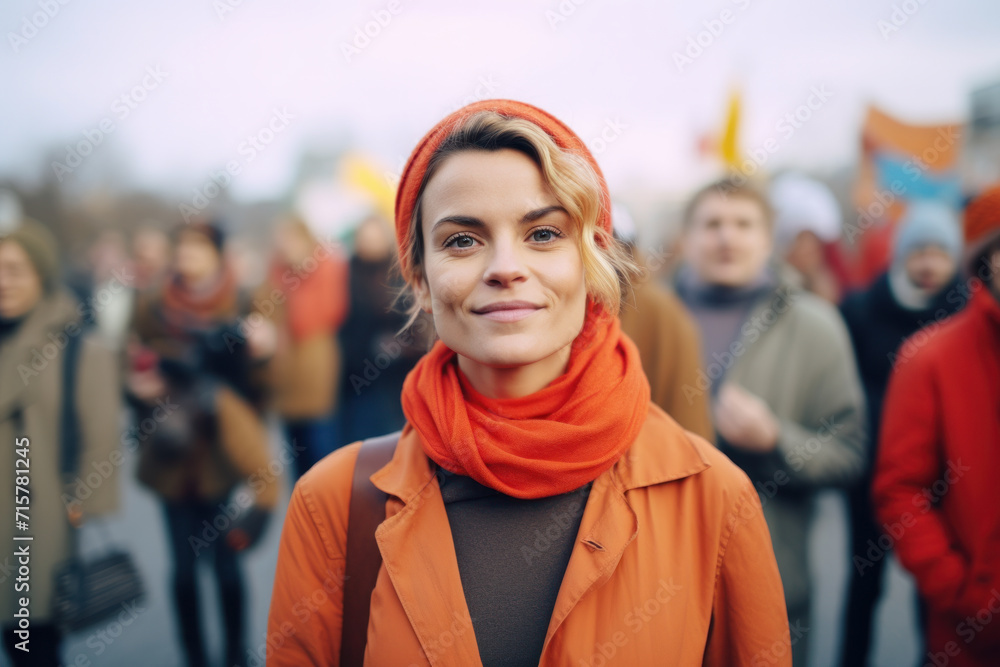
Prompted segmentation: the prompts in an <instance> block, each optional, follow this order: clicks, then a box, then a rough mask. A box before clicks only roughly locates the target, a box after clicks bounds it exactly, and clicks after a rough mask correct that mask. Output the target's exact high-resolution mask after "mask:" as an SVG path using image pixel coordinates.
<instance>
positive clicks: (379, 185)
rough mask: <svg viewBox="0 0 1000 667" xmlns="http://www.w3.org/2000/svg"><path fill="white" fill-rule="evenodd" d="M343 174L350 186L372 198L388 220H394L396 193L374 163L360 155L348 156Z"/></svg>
mask: <svg viewBox="0 0 1000 667" xmlns="http://www.w3.org/2000/svg"><path fill="white" fill-rule="evenodd" d="M343 173H344V177H345V181H346V182H347V183H348V184H349V185H351V186H352V187H355V188H357V189H358V190H360V191H361V192H363V193H365V194H366V195H368V196H369V197H371V199H372V201H373V202H374V203H375V206H376V207H377V208H378V211H379V213H380V214H381V215H382V216H384V217H385V219H386V220H392V219H393V217H394V216H395V213H394V211H395V206H396V191H395V189H393V188H392V187H391V186H389V184H388V183H386V180H385V179H384V178H383V177H382V174H381V172H380V171H379V170H378V169H377V168H376V167H375V165H374V163H373V162H372V161H370V160H368V159H367V158H365V157H364V156H361V155H358V154H350V155H347V156H345V157H344V164H343Z"/></svg>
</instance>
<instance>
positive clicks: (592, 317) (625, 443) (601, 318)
mask: <svg viewBox="0 0 1000 667" xmlns="http://www.w3.org/2000/svg"><path fill="white" fill-rule="evenodd" d="M649 396H650V390H649V382H648V381H647V380H646V376H645V374H644V373H643V371H642V364H641V363H640V361H639V352H638V349H637V348H636V347H635V344H634V343H633V342H632V341H631V340H630V339H629V338H628V337H627V336H626V335H625V334H623V333H622V331H621V327H620V325H619V323H618V318H616V317H612V316H610V315H609V314H608V313H607V312H606V311H605V310H604V309H603V308H602V307H601V306H599V305H597V304H595V303H594V302H592V301H588V307H587V315H586V318H585V320H584V325H583V328H582V329H581V331H580V333H579V334H578V335H577V337H576V338H575V339H574V341H573V343H572V348H571V352H570V359H569V363H568V365H567V368H566V371H565V372H564V373H563V374H562V375H560V376H559V377H557V378H556V379H555V380H553V381H552V382H551V383H549V385H548V386H546V387H544V388H543V389H541V390H539V391H537V392H535V393H533V394H529V395H528V396H523V397H519V398H506V399H495V398H489V397H487V396H484V395H483V394H481V393H479V392H478V391H476V390H475V389H474V388H473V387H472V385H471V384H470V383H469V381H468V379H467V378H466V377H465V375H464V374H463V373H462V372H461V371H460V370H459V368H458V363H457V355H456V353H455V352H454V351H453V350H451V349H449V348H448V347H447V346H445V344H444V343H442V342H441V341H440V340H439V341H437V342H436V343H435V344H434V347H433V348H432V349H431V351H430V352H428V353H427V354H426V355H425V356H424V357H423V358H422V359H421V360H420V362H419V363H418V364H417V365H416V367H415V368H414V369H413V370H412V371H411V372H410V374H409V375H408V376H407V377H406V381H405V382H404V384H403V393H402V403H403V412H404V413H405V414H406V419H407V421H408V422H409V423H410V424H411V425H412V426H413V427H414V429H416V431H417V432H418V433H419V435H420V440H421V443H422V445H423V449H424V453H426V454H427V456H428V457H429V458H430V459H431V460H433V461H434V462H435V463H437V464H438V465H440V466H441V467H442V468H445V469H446V470H449V471H451V472H454V473H458V474H460V475H466V476H468V477H471V478H473V479H474V480H476V481H477V482H479V483H480V484H482V485H484V486H487V487H489V488H491V489H495V490H497V491H500V492H501V493H504V494H506V495H508V496H513V497H515V498H545V497H549V496H555V495H559V494H563V493H568V492H569V491H572V490H574V489H578V488H580V487H581V486H583V485H584V484H586V483H588V482H592V481H593V480H595V479H596V478H597V477H598V476H600V475H601V474H602V473H603V472H605V471H606V470H608V469H609V468H611V466H612V465H614V463H615V462H616V461H617V460H618V459H619V458H620V457H621V456H622V454H624V453H625V451H627V450H628V448H629V447H630V446H631V444H632V443H633V441H634V440H635V438H636V436H637V435H638V434H639V430H640V429H641V428H642V425H643V423H644V422H645V419H646V414H647V411H648V409H649Z"/></svg>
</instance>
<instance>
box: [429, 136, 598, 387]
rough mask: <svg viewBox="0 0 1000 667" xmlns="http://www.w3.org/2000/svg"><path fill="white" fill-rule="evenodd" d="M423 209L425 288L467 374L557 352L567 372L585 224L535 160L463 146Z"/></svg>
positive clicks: (581, 297)
mask: <svg viewBox="0 0 1000 667" xmlns="http://www.w3.org/2000/svg"><path fill="white" fill-rule="evenodd" d="M421 209H422V232H423V251H424V266H423V270H424V274H423V275H424V278H423V280H421V281H420V282H419V283H418V284H417V285H416V286H415V291H416V294H417V298H418V302H419V304H420V306H421V308H423V309H424V310H425V311H428V312H430V313H432V314H433V316H434V326H435V328H436V329H437V333H438V336H439V337H440V338H441V340H442V341H443V342H444V344H445V345H447V346H448V347H449V348H451V349H452V350H454V351H455V352H456V353H457V354H458V355H459V363H460V366H461V367H462V368H463V370H465V371H466V374H467V375H469V372H468V369H467V364H470V363H471V364H478V365H483V366H490V367H494V368H510V367H516V366H525V365H529V364H536V363H539V362H543V363H546V364H551V363H552V362H553V360H555V361H559V362H560V363H561V364H562V365H561V367H560V369H559V370H558V372H556V373H555V375H558V374H559V373H561V372H563V370H564V369H565V363H566V362H567V361H568V359H569V351H570V347H569V346H570V344H571V343H572V342H573V339H574V338H576V336H577V334H579V333H580V330H581V328H582V327H583V320H584V314H585V310H586V301H587V291H586V285H585V282H584V271H583V262H582V259H581V255H580V247H579V239H578V231H577V229H576V225H575V224H574V223H573V221H572V220H571V219H570V216H569V214H568V213H567V212H566V211H565V210H564V209H563V208H562V206H560V204H559V202H558V201H557V200H556V198H555V196H554V195H553V194H552V192H551V191H550V190H549V188H548V186H547V185H546V184H545V182H544V180H543V179H542V174H541V172H540V170H539V169H538V167H537V166H536V165H535V163H534V162H533V161H532V160H531V159H530V158H529V157H527V156H526V155H524V154H523V153H520V152H518V151H514V150H510V149H503V150H499V151H492V152H487V151H464V152H460V153H456V154H455V155H452V156H451V157H449V158H447V159H446V160H445V161H444V163H443V164H441V166H440V167H439V168H438V170H437V172H436V173H435V174H434V176H433V177H431V179H430V181H429V182H428V183H427V186H426V188H425V189H424V193H423V197H422V200H421ZM463 358H464V359H463ZM557 365H558V364H557ZM553 377H554V376H553Z"/></svg>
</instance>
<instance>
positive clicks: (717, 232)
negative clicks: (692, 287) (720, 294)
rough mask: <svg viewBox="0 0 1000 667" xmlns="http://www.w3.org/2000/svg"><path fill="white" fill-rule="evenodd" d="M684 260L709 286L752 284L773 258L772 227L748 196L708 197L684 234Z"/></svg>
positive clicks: (718, 195) (699, 206)
mask: <svg viewBox="0 0 1000 667" xmlns="http://www.w3.org/2000/svg"><path fill="white" fill-rule="evenodd" d="M683 245H684V260H685V261H686V262H687V263H688V265H689V266H690V267H691V268H692V269H693V270H694V272H695V273H696V274H697V275H698V277H699V278H700V279H701V280H702V281H704V282H706V283H708V284H710V285H722V286H726V287H742V286H744V285H748V284H750V283H751V282H753V281H754V280H755V279H756V278H757V277H758V276H759V275H760V273H761V271H763V270H764V267H765V266H766V265H767V260H768V259H769V258H770V256H771V249H772V246H773V241H772V237H771V228H770V225H769V224H768V222H767V219H766V218H765V217H764V211H762V210H761V207H760V205H759V204H758V203H757V202H755V201H754V200H752V199H750V198H748V197H740V196H728V197H726V196H723V195H721V194H714V193H713V194H708V195H705V196H704V197H703V198H702V200H701V202H699V203H698V205H697V206H696V207H695V209H694V211H692V213H691V220H689V221H688V223H687V227H686V229H685V231H684V241H683Z"/></svg>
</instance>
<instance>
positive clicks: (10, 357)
mask: <svg viewBox="0 0 1000 667" xmlns="http://www.w3.org/2000/svg"><path fill="white" fill-rule="evenodd" d="M76 303H77V302H76V301H75V299H73V297H71V296H70V295H69V293H68V292H64V291H57V292H56V293H55V294H52V295H51V296H47V297H44V298H43V299H42V300H41V301H40V302H39V303H38V304H37V305H36V306H35V308H34V309H33V310H32V311H31V312H30V313H29V314H28V315H27V317H25V319H24V321H23V322H21V324H20V326H19V327H18V330H17V331H15V332H14V333H13V334H12V337H11V339H10V340H8V341H6V342H5V343H4V345H3V347H2V349H0V377H2V378H4V380H3V382H0V419H6V418H7V417H9V416H10V414H12V413H13V412H15V411H16V410H17V409H18V408H23V407H25V406H26V405H30V404H31V403H33V402H34V401H36V400H38V393H39V387H38V385H39V378H38V377H37V374H38V373H41V372H43V371H44V370H46V369H48V368H50V366H52V365H55V366H59V365H60V364H61V363H62V354H58V355H56V356H54V357H52V356H51V355H49V356H43V353H42V350H45V346H46V345H48V344H50V343H52V344H55V342H56V341H59V340H61V339H62V338H65V336H67V335H70V334H73V335H81V333H82V332H81V330H80V328H79V326H77V327H76V328H75V329H70V328H69V325H70V323H75V322H76V321H77V317H78V314H77V309H76ZM49 333H54V334H56V335H55V338H54V339H50V338H49V337H48V336H47V334H49ZM60 351H61V350H60ZM35 356H37V357H39V358H41V362H44V365H38V364H39V362H38V361H37V359H33V357H35ZM33 364H34V365H33ZM22 366H24V368H22ZM25 370H27V371H28V372H30V374H29V375H28V376H27V377H24V376H22V371H25ZM49 372H58V371H49Z"/></svg>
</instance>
